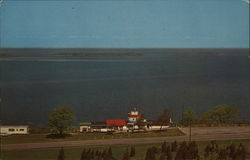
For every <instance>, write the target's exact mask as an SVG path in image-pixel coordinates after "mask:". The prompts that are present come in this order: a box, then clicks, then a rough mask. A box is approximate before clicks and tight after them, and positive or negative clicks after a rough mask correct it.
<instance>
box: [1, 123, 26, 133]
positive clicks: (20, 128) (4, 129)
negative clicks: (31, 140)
mask: <svg viewBox="0 0 250 160" xmlns="http://www.w3.org/2000/svg"><path fill="white" fill-rule="evenodd" d="M28 128H29V126H27V125H17V126H0V135H11V134H28V132H29V129H28Z"/></svg>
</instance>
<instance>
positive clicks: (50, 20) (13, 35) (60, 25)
mask: <svg viewBox="0 0 250 160" xmlns="http://www.w3.org/2000/svg"><path fill="white" fill-rule="evenodd" d="M0 9H1V11H0V13H1V19H0V20H1V21H0V22H1V35H0V38H1V42H0V44H1V47H46V48H47V47H108V48H109V47H115V48H119V47H121V48H130V47H132V48H136V47H161V48H168V47H170V48H171V47H172V48H173V47H183V48H187V47H191V48H195V47H198V48H208V47H225V48H233V47H236V48H238V47H239V48H241V47H243V48H248V47H249V3H247V2H245V1H243V0H206V1H204V0H164V1H163V0H144V1H143V0H137V1H133V0H124V1H122V0H117V1H113V0H95V1H90V0H89V1H88V0H86V1H83V0H82V1H52V2H51V1H47V0H44V1H35V0H30V1H11V0H8V1H7V0H5V1H4V2H2V4H1V7H0Z"/></svg>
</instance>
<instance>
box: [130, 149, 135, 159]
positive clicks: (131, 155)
mask: <svg viewBox="0 0 250 160" xmlns="http://www.w3.org/2000/svg"><path fill="white" fill-rule="evenodd" d="M134 156H135V147H134V146H132V147H131V150H130V157H134Z"/></svg>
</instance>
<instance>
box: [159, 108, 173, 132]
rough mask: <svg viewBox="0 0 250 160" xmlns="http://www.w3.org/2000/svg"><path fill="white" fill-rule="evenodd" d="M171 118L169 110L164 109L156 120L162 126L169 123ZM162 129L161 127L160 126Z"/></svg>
mask: <svg viewBox="0 0 250 160" xmlns="http://www.w3.org/2000/svg"><path fill="white" fill-rule="evenodd" d="M170 118H171V112H170V110H169V109H164V110H163V112H162V114H161V115H160V116H159V117H158V118H157V122H158V123H159V124H160V125H161V126H163V125H169V123H170ZM161 129H162V127H161Z"/></svg>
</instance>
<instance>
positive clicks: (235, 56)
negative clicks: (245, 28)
mask: <svg viewBox="0 0 250 160" xmlns="http://www.w3.org/2000/svg"><path fill="white" fill-rule="evenodd" d="M57 53H88V54H93V56H89V55H88V56H55V55H54V54H57ZM100 53H102V54H107V56H100V55H98V56H97V55H95V54H100ZM109 53H112V54H116V53H117V54H120V53H123V54H124V53H125V54H126V53H132V54H135V53H136V54H135V56H131V55H130V56H125V54H124V55H122V56H114V55H112V56H110V55H108V54H109ZM137 53H139V54H137ZM248 53H249V49H0V54H2V55H3V54H4V56H1V57H0V67H1V120H2V123H4V124H34V125H41V124H46V123H47V118H48V114H49V113H50V112H51V110H52V109H53V108H54V107H56V106H58V105H64V104H69V105H71V106H72V107H73V109H74V111H75V114H76V117H77V122H76V124H77V123H78V122H82V121H102V120H106V119H117V118H118V119H126V118H127V112H129V111H130V109H131V108H133V107H137V108H138V109H139V110H140V111H141V112H142V113H143V114H144V115H145V117H146V118H148V119H155V118H156V117H157V115H159V114H160V113H161V111H162V110H163V109H164V108H169V109H170V110H171V111H172V113H173V119H174V120H177V119H178V118H179V117H180V115H181V111H182V106H184V108H188V107H191V108H193V109H194V110H195V111H196V113H197V115H199V114H200V113H202V112H204V111H207V110H209V109H211V108H213V107H214V106H216V105H220V104H236V105H237V106H238V107H239V116H240V118H241V119H248V116H249V111H250V110H249V55H248Z"/></svg>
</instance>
